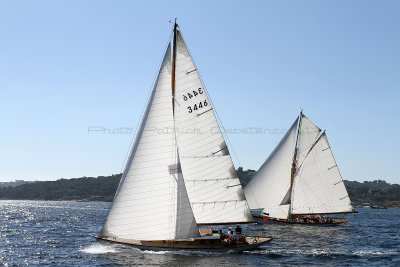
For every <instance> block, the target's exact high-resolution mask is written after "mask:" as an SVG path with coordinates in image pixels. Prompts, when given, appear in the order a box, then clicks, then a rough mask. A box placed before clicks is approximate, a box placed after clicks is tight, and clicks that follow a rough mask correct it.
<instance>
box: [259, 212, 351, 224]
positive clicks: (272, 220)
mask: <svg viewBox="0 0 400 267" xmlns="http://www.w3.org/2000/svg"><path fill="white" fill-rule="evenodd" d="M253 218H254V220H255V221H256V222H257V223H261V224H264V223H289V224H308V225H336V224H341V223H346V222H348V221H349V219H347V218H335V217H329V218H331V220H329V221H326V222H320V221H303V222H298V221H289V220H285V219H277V218H271V217H268V216H263V215H260V214H253Z"/></svg>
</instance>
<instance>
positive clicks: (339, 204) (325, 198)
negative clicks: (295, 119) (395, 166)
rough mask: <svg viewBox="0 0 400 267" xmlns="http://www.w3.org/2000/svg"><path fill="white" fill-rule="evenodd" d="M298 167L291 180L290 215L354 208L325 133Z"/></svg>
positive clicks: (341, 210) (336, 211) (332, 211)
mask: <svg viewBox="0 0 400 267" xmlns="http://www.w3.org/2000/svg"><path fill="white" fill-rule="evenodd" d="M299 167H300V169H299V171H298V172H297V173H296V176H295V179H294V189H293V196H292V214H318V213H345V212H352V211H353V207H352V205H351V202H350V198H349V196H348V193H347V190H346V187H345V186H344V183H343V179H342V176H341V175H340V172H339V169H338V166H337V165H336V162H335V159H334V157H333V154H332V151H331V148H330V146H329V143H328V139H327V137H326V134H325V132H324V133H323V134H321V136H320V137H319V138H318V140H317V141H316V143H315V144H314V146H313V147H312V149H311V150H310V152H309V153H308V155H307V156H306V157H305V159H304V162H303V163H302V165H301V166H299Z"/></svg>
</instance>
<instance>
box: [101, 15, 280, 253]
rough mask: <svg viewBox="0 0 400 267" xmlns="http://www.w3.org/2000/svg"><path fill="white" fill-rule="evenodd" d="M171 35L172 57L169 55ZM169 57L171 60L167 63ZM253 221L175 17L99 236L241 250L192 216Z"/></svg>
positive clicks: (253, 239)
mask: <svg viewBox="0 0 400 267" xmlns="http://www.w3.org/2000/svg"><path fill="white" fill-rule="evenodd" d="M171 43H172V48H173V51H172V57H171ZM171 61H172V63H171ZM249 222H253V220H252V216H251V212H250V209H249V208H248V205H247V202H246V200H245V197H244V193H243V191H242V189H241V187H240V182H239V180H238V178H237V176H236V172H235V169H234V167H233V164H232V160H231V158H230V156H229V152H228V149H227V147H226V144H225V142H224V139H223V137H222V134H221V131H220V128H219V126H218V122H217V120H216V118H215V115H214V111H213V108H212V106H211V103H210V101H209V98H208V97H207V94H206V91H205V90H204V86H203V85H202V83H201V80H200V78H199V75H198V73H197V69H196V67H195V66H194V63H193V61H192V58H191V56H190V54H189V52H188V50H187V48H186V45H185V42H184V40H183V38H182V35H181V33H180V31H179V29H178V25H177V24H176V22H175V24H174V29H173V41H171V40H170V42H169V45H168V48H167V50H166V52H165V56H164V60H163V62H162V64H161V68H160V71H159V74H158V78H157V80H156V82H155V85H154V88H153V91H152V93H151V96H150V99H149V102H148V104H147V108H146V110H145V113H144V116H143V118H142V122H141V125H140V128H139V130H138V133H137V135H136V139H135V142H134V144H133V147H132V149H131V153H130V156H129V159H128V161H127V164H126V166H125V170H124V172H123V176H122V179H121V182H120V184H119V187H118V189H117V192H116V194H115V196H114V201H113V203H112V206H111V209H110V211H109V213H108V215H107V219H106V221H105V223H104V226H103V229H102V231H101V235H100V236H98V237H97V238H98V239H101V240H107V241H113V242H119V243H125V244H130V245H134V246H137V247H139V248H143V249H162V250H165V249H195V250H197V249H207V250H213V251H215V250H218V251H227V250H234V251H241V250H248V249H253V248H256V247H258V246H260V245H262V244H264V243H266V242H268V241H270V240H272V238H271V237H259V236H246V237H245V238H243V239H242V240H240V241H237V242H227V241H225V240H223V239H221V238H220V235H219V234H213V233H209V234H208V235H207V236H204V235H203V236H202V235H200V232H199V228H198V224H204V225H206V224H207V225H208V224H231V223H249Z"/></svg>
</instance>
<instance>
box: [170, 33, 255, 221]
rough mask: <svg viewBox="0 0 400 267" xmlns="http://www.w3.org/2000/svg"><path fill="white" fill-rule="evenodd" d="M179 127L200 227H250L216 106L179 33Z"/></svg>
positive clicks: (184, 168)
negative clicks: (236, 225)
mask: <svg viewBox="0 0 400 267" xmlns="http://www.w3.org/2000/svg"><path fill="white" fill-rule="evenodd" d="M176 52H177V54H176V78H175V79H176V88H175V89H176V91H175V103H176V105H175V125H176V133H177V134H176V135H177V142H178V147H179V155H180V157H181V164H182V171H183V177H184V179H185V184H186V188H187V191H188V195H189V199H190V202H191V205H192V208H193V213H194V216H195V218H196V221H197V223H198V224H202V225H205V224H229V223H247V222H252V221H253V220H252V216H251V213H250V210H249V208H248V205H247V202H246V199H245V196H244V193H243V190H242V188H241V185H240V181H239V179H238V177H237V175H236V171H235V168H234V166H233V163H232V159H231V157H230V155H229V151H228V148H227V146H226V143H225V140H224V138H223V136H222V133H221V130H220V128H219V125H218V122H217V120H216V117H215V114H214V111H213V108H212V105H211V103H210V101H209V98H208V96H207V93H206V91H205V89H204V86H203V84H202V82H201V80H200V77H199V75H198V71H197V69H196V66H195V65H194V63H193V60H192V58H191V56H190V54H189V51H188V49H187V47H186V44H185V42H184V40H183V38H182V36H181V34H180V32H179V31H178V32H177V40H176Z"/></svg>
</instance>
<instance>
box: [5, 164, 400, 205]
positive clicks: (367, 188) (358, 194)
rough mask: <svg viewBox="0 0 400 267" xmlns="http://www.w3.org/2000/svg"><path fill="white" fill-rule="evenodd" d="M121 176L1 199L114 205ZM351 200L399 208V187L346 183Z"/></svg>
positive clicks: (247, 175) (8, 192) (243, 176)
mask: <svg viewBox="0 0 400 267" xmlns="http://www.w3.org/2000/svg"><path fill="white" fill-rule="evenodd" d="M237 174H238V176H239V179H240V182H241V183H242V186H245V185H246V184H247V183H248V182H249V181H250V179H251V178H252V177H253V176H254V175H255V174H256V171H254V170H247V171H244V170H243V168H241V167H240V168H238V170H237ZM120 179H121V174H116V175H111V176H99V177H97V178H94V177H83V178H74V179H59V180H57V181H47V182H33V183H27V184H23V185H19V186H15V187H11V186H10V187H3V188H0V199H26V200H82V199H87V200H90V201H112V199H113V197H114V194H115V191H116V190H117V187H118V184H119V181H120ZM345 185H346V188H347V190H348V192H349V196H350V199H351V200H352V202H353V204H354V205H361V204H363V203H369V205H378V206H386V207H393V206H395V207H400V185H398V184H393V185H391V184H388V183H386V182H385V181H382V180H377V181H373V182H363V183H360V182H355V181H345Z"/></svg>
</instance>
